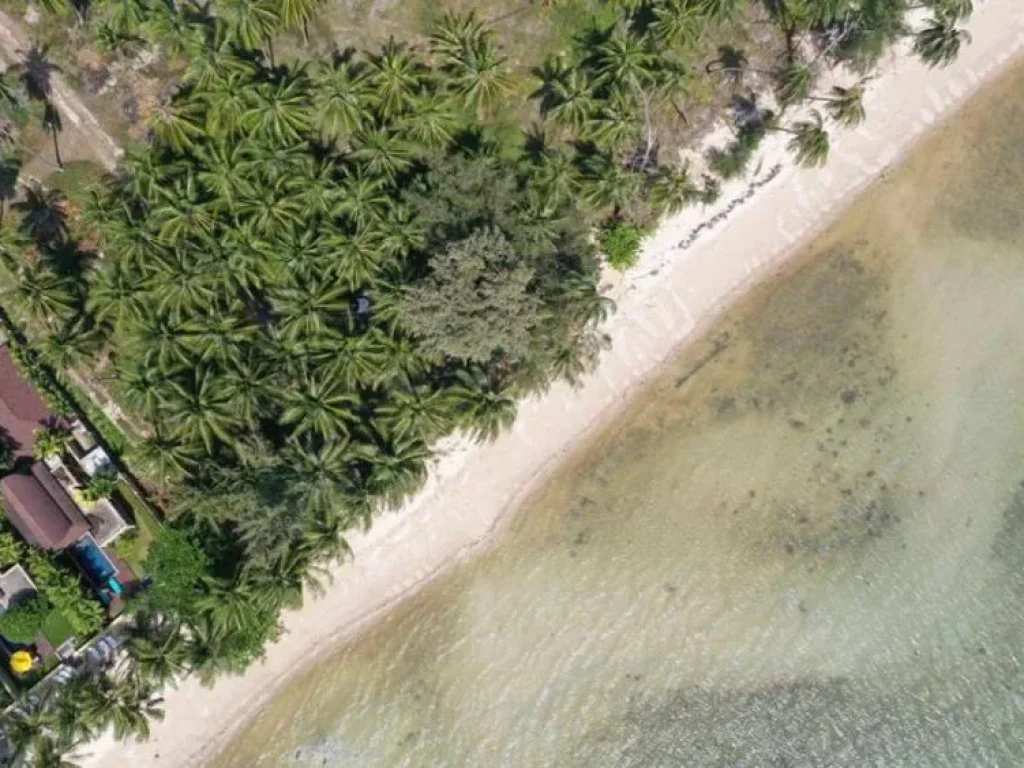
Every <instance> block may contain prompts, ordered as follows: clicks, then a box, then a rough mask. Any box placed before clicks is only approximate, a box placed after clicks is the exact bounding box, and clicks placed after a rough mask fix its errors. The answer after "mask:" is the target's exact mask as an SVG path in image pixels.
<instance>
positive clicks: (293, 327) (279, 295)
mask: <svg viewBox="0 0 1024 768" xmlns="http://www.w3.org/2000/svg"><path fill="white" fill-rule="evenodd" d="M270 300H271V303H272V305H273V307H274V310H275V312H276V313H277V314H278V316H279V317H280V322H279V326H278V327H279V329H280V332H281V334H282V336H283V337H284V338H285V339H288V340H291V341H298V340H301V339H312V338H324V337H325V336H327V335H330V333H331V327H332V323H333V319H334V316H336V315H338V314H339V313H341V312H344V311H346V310H347V309H348V301H347V300H346V298H345V290H344V288H343V287H341V286H331V285H329V284H327V283H326V282H320V281H317V280H314V279H310V280H308V281H306V282H303V283H298V284H295V285H294V286H288V287H284V288H280V289H275V290H274V291H273V293H272V294H271V296H270Z"/></svg>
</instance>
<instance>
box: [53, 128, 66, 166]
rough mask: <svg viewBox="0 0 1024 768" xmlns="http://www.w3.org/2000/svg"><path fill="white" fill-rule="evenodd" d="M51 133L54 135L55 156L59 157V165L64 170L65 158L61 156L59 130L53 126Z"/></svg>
mask: <svg viewBox="0 0 1024 768" xmlns="http://www.w3.org/2000/svg"><path fill="white" fill-rule="evenodd" d="M50 133H51V134H52V135H53V156H54V157H55V158H56V159H57V167H58V168H60V170H62V171H63V170H64V159H63V158H62V157H61V156H60V142H59V141H57V130H56V129H55V128H51V129H50Z"/></svg>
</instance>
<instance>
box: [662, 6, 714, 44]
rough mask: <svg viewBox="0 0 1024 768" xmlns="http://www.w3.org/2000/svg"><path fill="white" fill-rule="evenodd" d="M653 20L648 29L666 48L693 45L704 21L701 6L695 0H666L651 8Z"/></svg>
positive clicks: (698, 36) (702, 27)
mask: <svg viewBox="0 0 1024 768" xmlns="http://www.w3.org/2000/svg"><path fill="white" fill-rule="evenodd" d="M652 12H653V13H654V21H653V22H652V23H651V26H650V31H651V34H652V35H654V39H655V40H657V41H658V43H659V44H660V45H662V46H664V47H666V48H689V47H690V46H692V45H694V44H695V43H696V42H697V40H698V39H700V35H701V32H702V30H703V29H704V23H703V21H702V19H701V8H700V5H699V4H698V3H697V2H695V0H666V2H664V3H659V4H657V5H655V6H654V7H653V8H652Z"/></svg>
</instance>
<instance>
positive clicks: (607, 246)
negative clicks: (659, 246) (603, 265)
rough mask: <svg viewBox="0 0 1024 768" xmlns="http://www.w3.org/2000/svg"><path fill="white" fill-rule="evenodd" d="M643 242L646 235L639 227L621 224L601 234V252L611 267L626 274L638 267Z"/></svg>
mask: <svg viewBox="0 0 1024 768" xmlns="http://www.w3.org/2000/svg"><path fill="white" fill-rule="evenodd" d="M643 241H644V233H643V231H642V230H641V229H640V228H639V227H638V226H636V225H635V224H629V223H619V224H616V225H614V226H611V227H609V228H607V229H605V230H604V231H603V232H602V233H601V251H602V252H603V253H604V255H605V259H607V260H608V264H609V266H611V267H612V268H613V269H617V270H618V271H620V272H625V271H626V270H627V269H629V268H631V267H633V266H635V265H636V262H637V260H638V259H639V258H640V246H641V245H642V244H643Z"/></svg>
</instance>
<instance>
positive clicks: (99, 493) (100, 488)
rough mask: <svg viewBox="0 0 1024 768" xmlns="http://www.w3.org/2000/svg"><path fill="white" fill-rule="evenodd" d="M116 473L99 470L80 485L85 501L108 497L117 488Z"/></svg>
mask: <svg viewBox="0 0 1024 768" xmlns="http://www.w3.org/2000/svg"><path fill="white" fill-rule="evenodd" d="M117 487H118V479H117V475H116V474H113V473H110V472H101V473H99V474H97V475H94V476H93V477H90V478H89V481H88V482H87V483H86V484H85V485H84V486H83V487H82V498H83V499H84V500H85V501H87V502H97V501H99V500H100V499H109V498H110V497H111V496H112V495H113V494H114V491H116V490H117Z"/></svg>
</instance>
